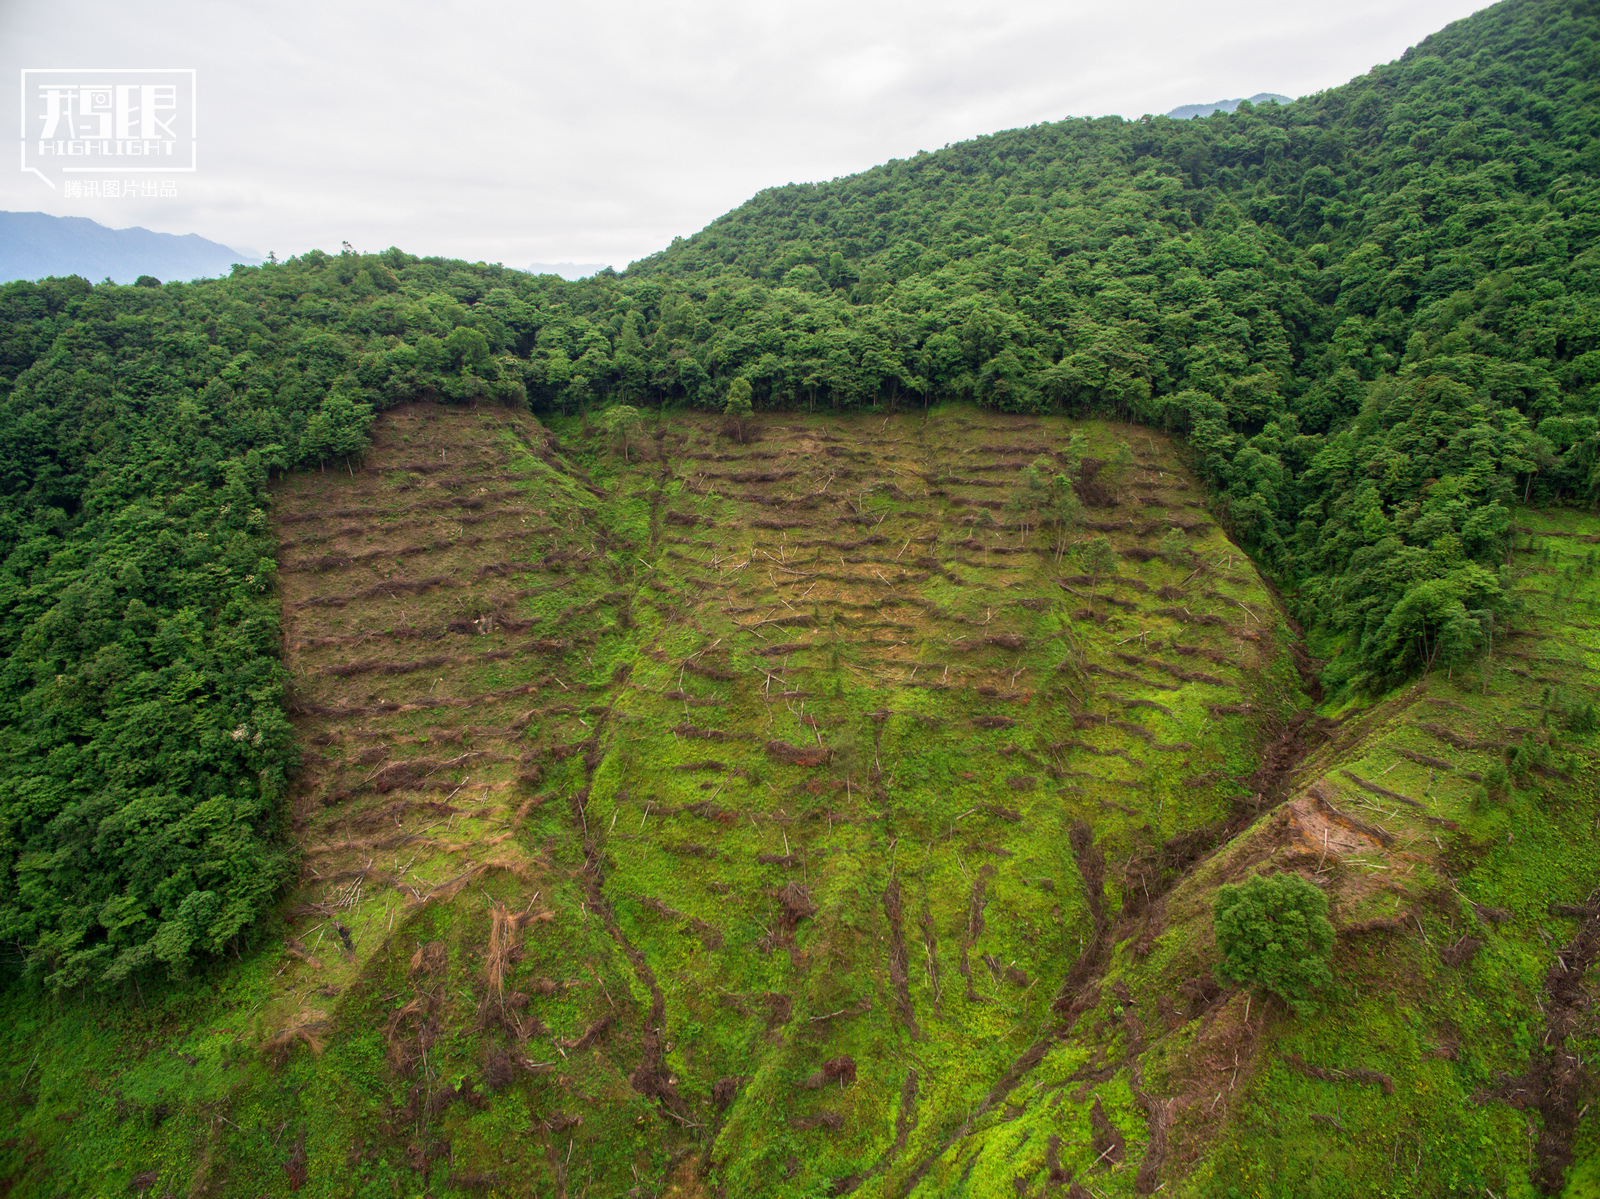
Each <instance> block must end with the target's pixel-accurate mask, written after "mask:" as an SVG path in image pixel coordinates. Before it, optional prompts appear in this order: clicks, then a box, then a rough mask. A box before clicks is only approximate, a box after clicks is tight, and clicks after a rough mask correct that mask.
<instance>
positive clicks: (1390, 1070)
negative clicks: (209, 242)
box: [0, 405, 1600, 1196]
mask: <svg viewBox="0 0 1600 1199" xmlns="http://www.w3.org/2000/svg"><path fill="white" fill-rule="evenodd" d="M737 432H738V431H737V430H724V429H723V427H722V422H721V421H719V420H715V419H712V418H708V417H703V416H700V417H695V416H683V415H678V416H671V417H668V418H665V419H663V420H661V421H659V422H649V423H646V425H645V426H644V427H643V428H642V429H641V430H640V431H639V432H638V434H637V435H636V436H635V437H634V438H633V439H632V441H631V443H630V444H628V445H626V446H624V445H622V444H621V443H620V442H618V441H617V440H616V439H614V438H608V437H607V436H606V435H604V434H603V433H601V432H600V430H599V429H598V428H590V427H588V426H587V425H586V424H584V423H583V422H581V421H579V420H577V419H574V420H572V421H571V422H570V423H569V424H566V425H559V424H558V425H557V426H556V427H554V428H553V429H551V430H546V429H544V428H542V427H540V426H539V425H538V424H537V423H536V422H534V421H533V420H531V419H529V418H526V417H521V416H516V415H514V414H510V413H507V412H505V411H503V410H492V411H491V410H481V411H478V410H455V409H444V408H438V407H433V406H428V405H418V406H414V407H407V408H402V409H399V410H396V411H395V412H392V413H390V414H387V415H386V416H385V417H383V418H382V420H381V421H380V424H379V426H378V429H377V438H376V441H375V445H374V449H373V451H372V452H371V454H370V455H369V457H368V460H367V463H366V468H365V469H364V470H362V471H360V472H350V473H346V472H342V471H341V472H333V471H330V472H328V473H326V474H320V473H319V474H309V475H300V476H297V477H294V478H292V479H290V480H288V481H287V482H286V483H285V485H284V487H283V489H282V491H281V493H280V500H279V505H278V511H277V514H276V515H277V519H278V521H279V527H280V530H281V540H282V542H283V548H282V550H281V564H282V567H281V576H280V577H281V580H282V591H283V599H284V611H285V628H286V645H285V657H286V661H287V662H288V664H289V666H290V667H291V669H292V671H293V673H294V679H295V687H294V698H295V702H296V704H297V710H296V715H295V720H296V726H297V731H298V734H299V736H300V737H301V739H302V743H303V744H304V745H305V747H306V760H305V764H304V767H303V769H302V771H301V773H300V775H299V777H298V780H297V782H296V786H295V792H294V796H293V803H294V811H293V813H292V822H293V827H294V838H295V840H296V841H297V842H298V843H299V846H300V849H301V851H302V852H303V853H304V854H305V863H306V866H305V870H304V872H303V876H302V880H301V884H300V887H299V888H298V890H297V892H296V893H295V894H294V895H293V896H292V897H291V898H289V899H288V900H287V901H286V902H285V904H284V907H283V911H282V914H281V921H282V923H281V926H280V927H278V928H276V929H274V930H271V931H269V932H268V933H267V934H266V935H265V936H264V937H263V940H262V943H261V944H259V945H258V947H257V948H256V950H255V951H254V952H253V953H249V954H245V955H243V957H242V959H241V960H236V961H233V962H231V963H227V964H219V965H218V966H217V967H215V969H214V971H213V973H212V974H211V975H209V976H208V977H207V978H204V979H200V980H196V981H191V982H190V983H188V984H183V985H177V984H175V985H172V986H169V987H166V988H164V989H162V990H161V991H160V992H159V993H134V992H133V991H130V993H129V995H128V996H126V997H125V1000H124V1001H123V1002H119V1003H117V1004H103V1005H97V1004H94V1003H92V1002H90V1001H88V1000H72V999H70V998H65V997H64V998H62V999H61V1000H59V1001H57V1000H50V1001H45V1000H42V999H30V998H26V997H21V996H13V997H12V998H11V1000H10V1007H9V1009H8V1010H7V1012H6V1024H5V1032H4V1034H3V1035H4V1036H5V1038H6V1039H5V1041H4V1043H3V1049H0V1053H3V1062H4V1065H3V1067H0V1070H3V1073H0V1085H3V1086H5V1087H6V1088H7V1089H8V1092H9V1094H10V1095H11V1096H12V1098H13V1103H12V1104H11V1109H10V1114H9V1117H8V1120H9V1124H8V1127H7V1128H6V1129H5V1132H4V1137H5V1140H4V1142H3V1145H0V1175H3V1176H4V1177H6V1178H7V1179H9V1180H10V1185H11V1187H12V1189H13V1191H14V1193H17V1194H122V1193H129V1192H130V1190H131V1191H133V1192H139V1191H144V1192H146V1193H151V1194H166V1193H173V1194H195V1195H200V1194H209V1195H251V1196H253V1195H257V1194H262V1193H279V1192H286V1191H289V1190H293V1189H300V1190H304V1191H305V1192H307V1193H311V1194H321V1195H347V1194H371V1195H417V1194H423V1193H428V1194H433V1195H443V1194H465V1193H473V1192H475V1193H493V1194H503V1195H513V1194H529V1195H550V1194H561V1195H571V1196H580V1195H587V1194H593V1195H597V1196H598V1195H613V1194H615V1195H621V1194H630V1193H637V1194H661V1193H675V1194H685V1195H688V1194H708V1195H709V1194H728V1195H781V1194H792V1195H805V1194H829V1193H834V1194H842V1193H855V1194H860V1195H902V1194H910V1193H916V1194H923V1195H933V1194H972V1195H996V1194H1007V1195H1009V1194H1022V1193H1026V1194H1030V1195H1032V1194H1042V1193H1049V1192H1050V1191H1052V1190H1053V1189H1054V1190H1060V1191H1062V1192H1065V1191H1066V1189H1067V1188H1068V1186H1069V1185H1077V1186H1081V1187H1083V1188H1085V1189H1087V1190H1088V1191H1089V1192H1090V1193H1092V1194H1097V1195H1112V1194H1130V1193H1149V1192H1150V1191H1151V1190H1153V1189H1154V1188H1155V1187H1157V1186H1164V1187H1165V1191H1166V1193H1182V1192H1187V1193H1194V1194H1229V1193H1230V1192H1232V1191H1236V1192H1237V1193H1239V1194H1241V1195H1243V1194H1258V1193H1259V1194H1264V1195H1276V1194H1380V1193H1386V1194H1446V1193H1453V1192H1456V1191H1459V1192H1461V1193H1474V1192H1473V1188H1477V1189H1478V1190H1480V1191H1481V1190H1482V1189H1483V1188H1485V1187H1487V1188H1489V1189H1491V1190H1492V1191H1493V1192H1494V1193H1495V1194H1497V1195H1506V1194H1528V1193H1532V1192H1531V1191H1530V1189H1529V1187H1530V1185H1531V1184H1530V1183H1529V1181H1528V1180H1529V1177H1530V1168H1531V1167H1532V1168H1537V1167H1538V1165H1539V1163H1540V1161H1541V1160H1542V1159H1541V1158H1540V1156H1539V1148H1538V1140H1539V1136H1540V1135H1541V1131H1542V1128H1543V1126H1544V1124H1545V1123H1547V1122H1548V1121H1547V1119H1546V1115H1545V1114H1544V1113H1542V1112H1541V1111H1540V1110H1539V1109H1538V1107H1537V1106H1534V1107H1529V1106H1528V1102H1529V1096H1528V1095H1527V1094H1519V1089H1518V1087H1517V1085H1516V1080H1518V1079H1523V1078H1528V1077H1531V1075H1530V1071H1532V1070H1535V1069H1536V1068H1537V1067H1538V1064H1539V1062H1540V1061H1541V1060H1545V1059H1541V1057H1540V1055H1541V1054H1547V1053H1548V1052H1549V1048H1548V1047H1546V1046H1545V1045H1544V1043H1543V1042H1544V1038H1545V1037H1546V1036H1547V1035H1548V1034H1549V1032H1550V1029H1549V1027H1548V1024H1547V1020H1548V1017H1549V1012H1548V1011H1541V1005H1543V1006H1544V1007H1546V1008H1547V1009H1548V1008H1552V1007H1553V1005H1551V1004H1549V1003H1546V1002H1545V998H1546V995H1545V988H1546V985H1547V972H1548V971H1549V970H1550V969H1551V968H1552V962H1553V961H1554V960H1555V959H1554V955H1553V950H1554V949H1555V948H1557V947H1559V946H1562V945H1565V944H1567V943H1568V942H1570V941H1572V940H1573V938H1574V936H1575V935H1576V932H1577V928H1578V925H1579V921H1578V920H1577V919H1575V918H1572V917H1560V916H1552V915H1551V914H1550V911H1549V905H1550V904H1551V903H1552V902H1553V903H1557V904H1579V905H1581V904H1583V903H1584V902H1585V901H1586V900H1585V897H1586V896H1588V895H1589V894H1590V892H1591V891H1592V889H1593V888H1594V885H1595V882H1596V880H1595V877H1594V875H1595V869H1594V852H1593V850H1594V836H1595V832H1594V826H1595V794H1594V782H1593V779H1594V770H1593V763H1594V756H1593V752H1592V749H1591V744H1590V743H1591V741H1592V735H1591V734H1589V733H1587V732H1583V731H1580V730H1582V729H1584V728H1585V727H1587V726H1586V720H1585V717H1584V715H1583V706H1584V705H1585V704H1586V703H1588V702H1590V701H1591V700H1592V699H1593V697H1594V690H1595V688H1594V684H1593V682H1592V681H1591V680H1592V679H1593V675H1592V672H1591V671H1590V669H1589V668H1590V666H1591V665H1592V664H1593V663H1591V662H1590V660H1589V658H1588V657H1587V655H1588V654H1589V653H1591V652H1595V651H1594V650H1591V649H1590V648H1589V647H1590V646H1596V647H1597V648H1600V643H1596V642H1594V640H1593V637H1594V635H1595V634H1594V632H1593V630H1592V629H1590V628H1589V627H1588V626H1589V623H1590V622H1591V621H1592V617H1591V616H1590V615H1589V605H1591V604H1592V600H1591V599H1590V598H1589V597H1590V596H1591V595H1592V593H1593V583H1592V579H1593V576H1592V570H1593V561H1592V559H1593V554H1592V553H1591V550H1590V545H1591V543H1589V542H1585V541H1583V540H1581V538H1582V537H1584V536H1588V535H1590V534H1591V533H1592V532H1595V531H1600V523H1597V522H1594V521H1593V520H1590V519H1586V518H1580V517H1575V516H1571V515H1561V516H1546V515H1540V514H1536V513H1528V514H1524V515H1522V516H1520V517H1519V520H1520V521H1521V522H1522V523H1523V524H1524V525H1526V527H1527V528H1528V529H1530V530H1536V531H1534V532H1529V533H1523V534H1520V535H1519V540H1518V546H1519V552H1518V553H1517V554H1516V555H1515V556H1514V562H1513V569H1514V570H1517V571H1519V572H1524V573H1523V574H1522V576H1521V579H1520V582H1519V586H1520V587H1521V588H1522V589H1523V591H1524V593H1525V596H1524V597H1525V601H1526V608H1525V613H1524V615H1523V616H1522V617H1521V618H1519V620H1518V621H1517V622H1515V623H1514V624H1513V625H1512V627H1511V628H1510V629H1504V630H1498V631H1497V633H1496V650H1495V653H1494V655H1493V657H1492V658H1491V659H1489V660H1488V661H1487V663H1486V664H1485V665H1484V666H1483V668H1482V669H1475V670H1474V671H1473V672H1472V673H1470V675H1467V674H1463V673H1461V672H1453V674H1452V675H1451V676H1449V677H1441V676H1438V675H1434V676H1430V677H1429V678H1427V679H1426V680H1424V681H1423V682H1422V683H1420V684H1418V685H1417V686H1415V687H1413V688H1409V689H1407V690H1405V691H1403V692H1400V693H1396V694H1394V695H1391V696H1389V697H1387V698H1385V699H1384V700H1383V701H1382V702H1380V703H1377V704H1374V705H1372V706H1369V707H1359V706H1351V707H1348V708H1344V709H1335V708H1333V707H1332V706H1331V705H1330V707H1329V709H1328V710H1326V711H1324V712H1322V714H1321V715H1320V716H1313V715H1312V714H1311V713H1310V712H1309V711H1308V709H1310V708H1311V707H1312V705H1313V701H1312V700H1311V699H1310V698H1308V697H1307V696H1306V694H1305V693H1304V692H1303V690H1302V683H1301V677H1300V675H1299V673H1298V672H1297V670H1296V668H1295V660H1296V659H1295V655H1296V652H1297V644H1296V633H1295V630H1294V629H1293V628H1292V626H1291V625H1290V624H1289V623H1288V622H1287V621H1286V619H1285V618H1284V617H1283V616H1282V615H1281V613H1280V610H1279V607H1278V605H1277V603H1276V602H1275V599H1274V597H1273V595H1272V594H1271V592H1270V590H1269V589H1268V588H1267V586H1266V585H1265V584H1264V583H1263V581H1262V580H1261V579H1260V577H1259V576H1258V575H1257V574H1256V572H1255V570H1254V568H1253V567H1252V566H1251V564H1250V562H1249V561H1248V560H1247V559H1246V558H1245V557H1244V556H1243V555H1242V554H1241V553H1240V552H1239V550H1238V549H1237V548H1236V547H1235V546H1234V545H1233V544H1232V543H1231V542H1230V541H1229V540H1228V539H1227V537H1226V536H1225V534H1224V532H1223V530H1222V529H1220V528H1219V527H1218V526H1217V525H1216V523H1215V521H1214V519H1213V518H1212V517H1211V516H1210V515H1209V513H1208V511H1207V509H1206V507H1205V496H1204V494H1203V492H1202V491H1201V489H1200V488H1199V486H1198V485H1197V483H1196V482H1195V480H1194V479H1193V477H1192V476H1191V475H1190V474H1189V473H1188V471H1187V470H1186V468H1185V466H1184V463H1183V461H1182V459H1181V457H1180V455H1179V453H1178V452H1177V450H1176V448H1175V447H1174V445H1173V444H1172V443H1171V442H1169V441H1167V440H1165V439H1163V438H1162V437H1161V436H1160V435H1159V434H1153V433H1150V432H1147V431H1145V430H1142V429H1133V428H1131V427H1126V426H1117V425H1110V424H1103V423H1082V422H1078V423H1073V422H1065V421H1061V420H1056V419H1040V418H1017V417H1005V416H1001V415H997V414H993V413H983V412H979V411H977V410H975V409H968V408H961V407H947V408H939V409H935V410H934V411H933V412H931V413H928V414H924V413H920V412H919V413H915V414H900V415H891V414H885V413H879V414H877V415H875V416H861V417H855V418H851V419H850V420H845V421H841V420H839V419H838V418H824V417H820V416H815V417H808V416H802V415H794V414H787V415H783V416H779V417H775V418H772V419H770V420H767V419H762V420H759V421H756V422H753V423H752V425H751V426H750V427H749V430H747V432H748V433H749V434H750V435H748V436H730V433H737ZM1074 435H1076V438H1077V441H1076V447H1075V453H1077V454H1080V455H1083V456H1085V457H1086V458H1092V459H1095V460H1097V462H1098V466H1094V465H1091V466H1090V467H1089V468H1088V470H1086V471H1085V472H1084V476H1083V478H1082V480H1081V482H1082V483H1083V484H1084V485H1083V487H1082V488H1081V490H1082V493H1083V494H1084V496H1085V498H1087V499H1089V500H1092V501H1094V505H1097V506H1094V505H1092V506H1088V507H1085V508H1084V509H1083V511H1082V513H1081V519H1080V520H1078V521H1077V522H1075V523H1072V524H1070V525H1068V526H1066V527H1065V528H1058V527H1051V526H1050V525H1049V524H1048V522H1046V521H1045V520H1044V519H1043V514H1042V513H1041V512H1040V511H1039V510H1038V508H1037V504H1036V498H1037V497H1036V496H1034V497H1033V498H1030V493H1028V490H1027V486H1026V481H1027V472H1026V468H1027V466H1028V464H1029V463H1032V462H1034V461H1036V460H1038V459H1040V458H1041V457H1043V458H1045V459H1047V460H1053V456H1055V455H1058V454H1060V453H1062V452H1063V451H1066V450H1067V449H1068V447H1069V443H1070V442H1071V439H1072V437H1073V436H1074ZM1586 555H1587V556H1586ZM1462 745H1468V746H1473V747H1477V748H1465V749H1464V748H1460V746H1462ZM1519 755H1520V756H1519ZM1508 759H1509V761H1508ZM1502 771H1503V772H1504V773H1503V777H1502V773H1501V772H1502ZM1271 869H1292V870H1296V871H1299V872H1301V873H1303V874H1305V875H1306V876H1307V877H1310V878H1312V879H1313V880H1315V881H1317V882H1318V883H1319V884H1320V885H1323V886H1324V887H1325V888H1326V889H1327V890H1328V893H1329V895H1330V899H1331V900H1332V911H1331V914H1332V916H1333V919H1334V922H1335V925H1336V926H1337V927H1338V928H1339V929H1340V935H1339V939H1338V942H1337V944H1336V948H1335V959H1334V966H1335V975H1336V980H1337V981H1336V985H1335V987H1334V988H1333V990H1332V991H1331V992H1330V993H1328V994H1326V995H1324V996H1322V997H1321V998H1322V1001H1323V1010H1322V1012H1321V1014H1319V1015H1317V1016H1314V1017H1310V1018H1301V1017H1295V1016H1293V1015H1291V1014H1290V1013H1288V1012H1287V1010H1286V1009H1284V1008H1283V1007H1282V1005H1281V1004H1278V1003H1277V1002H1276V1001H1272V1000H1269V999H1267V998H1265V997H1262V996H1260V995H1250V994H1246V993H1244V992H1239V991H1234V990H1224V989H1222V988H1219V987H1218V986H1217V985H1216V983H1215V981H1214V980H1213V979H1212V973H1211V972H1212V967H1213V965H1214V962H1215V951H1214V948H1213V946H1212V944H1211V932H1210V897H1211V895H1212V893H1213V892H1214V889H1215V887H1216V886H1217V885H1218V884H1220V883H1223V882H1230V881H1237V880H1238V879H1239V878H1241V877H1243V876H1244V875H1245V873H1247V872H1248V871H1252V870H1271ZM1475 905H1476V906H1475ZM341 928H342V929H343V930H345V933H344V934H342V933H341V932H340V929H341ZM345 934H348V936H349V944H348V946H346V945H345V943H344V935H345ZM1588 1032H1592V1024H1591V1025H1590V1026H1588ZM1585 1035H1587V1032H1586V1033H1585ZM1577 1048H1578V1050H1579V1052H1581V1053H1582V1054H1583V1055H1584V1056H1585V1057H1587V1055H1588V1053H1589V1052H1590V1050H1591V1049H1592V1048H1593V1046H1592V1044H1589V1043H1587V1042H1585V1043H1583V1044H1579V1045H1578V1046H1577ZM1528 1089H1529V1088H1522V1090H1523V1091H1527V1090H1528ZM1589 1127H1590V1126H1589V1125H1588V1124H1586V1123H1581V1124H1580V1125H1579V1126H1578V1138H1577V1143H1578V1147H1579V1151H1580V1155H1581V1154H1583V1153H1589V1154H1592V1153H1593V1151H1594V1148H1593V1145H1592V1137H1593V1133H1592V1132H1591V1131H1588V1129H1589ZM1530 1129H1531V1130H1532V1131H1531V1132H1530ZM1574 1185H1575V1186H1576V1185H1579V1184H1574Z"/></svg>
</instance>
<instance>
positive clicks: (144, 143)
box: [21, 67, 198, 196]
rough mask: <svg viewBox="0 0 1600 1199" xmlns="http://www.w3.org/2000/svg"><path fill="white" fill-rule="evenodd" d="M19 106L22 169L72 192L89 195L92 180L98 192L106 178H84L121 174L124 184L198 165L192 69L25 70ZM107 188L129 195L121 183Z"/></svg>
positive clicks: (119, 193)
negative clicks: (60, 183) (125, 178)
mask: <svg viewBox="0 0 1600 1199" xmlns="http://www.w3.org/2000/svg"><path fill="white" fill-rule="evenodd" d="M21 111H22V130H21V133H22V146H21V152H22V170H23V171H24V172H28V173H31V174H34V175H37V176H39V178H41V179H43V180H44V181H45V182H46V183H48V184H49V185H50V186H51V187H55V186H56V183H57V181H58V180H62V181H66V182H68V183H69V189H70V191H71V192H72V194H84V193H87V192H88V191H89V189H88V187H87V186H85V184H86V183H89V182H93V183H95V184H96V187H95V192H96V193H101V188H102V187H103V186H104V184H103V183H102V182H101V181H100V180H99V179H97V178H95V179H89V178H86V177H87V176H100V175H116V176H118V177H119V182H120V180H121V177H122V176H126V175H146V176H148V175H151V174H162V175H171V174H175V173H180V172H192V171H194V170H195V169H196V166H197V165H198V163H197V159H196V121H195V115H196V114H195V72H194V71H193V70H170V69H156V68H143V67H131V68H101V69H95V70H87V69H43V68H24V69H23V71H22V108H21ZM109 182H110V181H109V180H107V181H105V183H109ZM127 182H128V184H129V185H134V181H133V180H128V181H127ZM166 182H167V184H168V185H169V187H170V188H171V189H172V190H168V189H167V188H163V189H161V190H162V192H163V193H164V194H176V190H175V184H173V183H172V181H171V180H168V181H166ZM71 183H78V184H79V186H78V187H70V184H71ZM134 186H135V192H134V194H138V192H143V191H145V189H144V187H143V184H142V183H140V184H138V185H134ZM109 191H110V194H112V195H113V196H117V195H121V194H127V193H126V192H125V191H124V189H123V188H122V187H121V186H113V187H111V188H110V189H109ZM102 194H103V193H102ZM146 194H149V193H148V192H146Z"/></svg>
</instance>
